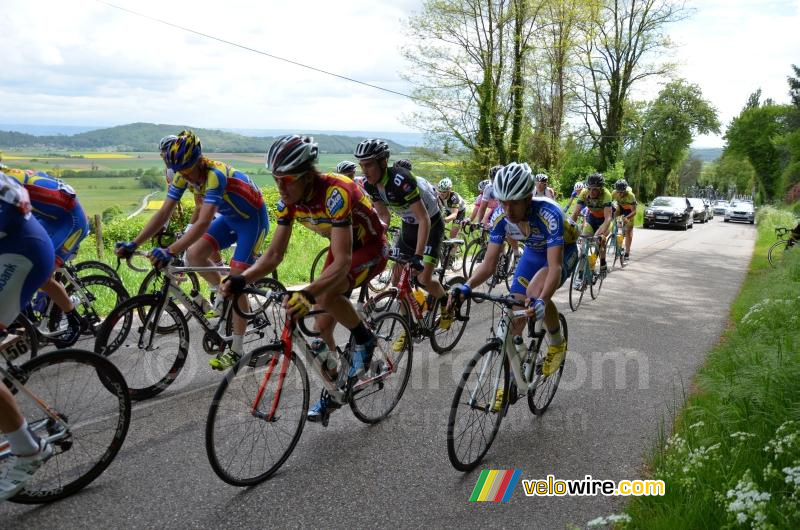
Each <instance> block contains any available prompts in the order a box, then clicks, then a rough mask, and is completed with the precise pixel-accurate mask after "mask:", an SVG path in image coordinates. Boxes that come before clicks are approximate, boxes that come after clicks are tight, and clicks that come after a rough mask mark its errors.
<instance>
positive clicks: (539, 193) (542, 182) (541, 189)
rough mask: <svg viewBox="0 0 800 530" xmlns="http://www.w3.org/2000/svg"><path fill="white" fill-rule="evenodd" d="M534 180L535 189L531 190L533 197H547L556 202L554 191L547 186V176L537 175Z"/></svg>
mask: <svg viewBox="0 0 800 530" xmlns="http://www.w3.org/2000/svg"><path fill="white" fill-rule="evenodd" d="M535 180H536V188H535V189H534V190H533V196H534V197H547V198H548V199H553V200H556V192H555V190H553V188H551V187H549V186H548V185H547V180H548V177H547V175H545V174H544V173H537V174H536V177H535Z"/></svg>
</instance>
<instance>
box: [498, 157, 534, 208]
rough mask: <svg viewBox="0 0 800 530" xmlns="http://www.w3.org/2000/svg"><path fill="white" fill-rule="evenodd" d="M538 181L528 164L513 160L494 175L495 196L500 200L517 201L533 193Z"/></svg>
mask: <svg viewBox="0 0 800 530" xmlns="http://www.w3.org/2000/svg"><path fill="white" fill-rule="evenodd" d="M535 185H536V182H535V181H534V180H533V175H532V174H531V168H530V167H528V164H526V163H524V162H523V163H521V164H518V163H516V162H511V163H510V164H508V165H507V166H504V167H503V169H501V170H500V171H498V172H497V175H495V177H494V186H493V189H494V196H495V197H496V198H497V200H498V201H516V200H519V199H525V198H528V197H530V196H531V195H532V194H533V188H534V187H535Z"/></svg>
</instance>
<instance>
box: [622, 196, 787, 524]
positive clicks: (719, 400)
mask: <svg viewBox="0 0 800 530" xmlns="http://www.w3.org/2000/svg"><path fill="white" fill-rule="evenodd" d="M796 222H797V221H796V220H795V219H794V218H793V217H792V215H791V214H789V213H788V212H785V211H778V210H775V209H773V208H768V207H767V208H763V209H761V210H760V211H759V214H758V218H757V224H758V241H757V244H756V247H755V253H754V256H753V259H752V262H751V265H750V271H749V273H748V276H747V278H746V280H745V282H744V284H743V286H742V289H741V292H740V294H739V295H738V297H737V298H736V300H735V302H734V303H733V305H732V307H731V313H730V322H731V326H730V328H729V330H728V331H727V332H726V333H725V334H724V336H723V338H722V341H721V342H720V344H719V345H718V346H717V347H716V348H715V349H714V350H712V351H711V352H710V353H709V355H708V358H707V360H706V363H705V365H704V366H703V367H702V368H701V369H700V371H699V372H698V374H697V377H696V378H695V382H694V383H695V384H694V387H693V391H692V393H691V395H690V396H689V397H688V399H687V401H686V404H685V406H684V408H683V409H682V410H681V411H680V412H679V413H677V414H676V416H675V418H674V428H673V432H672V434H671V435H669V436H668V435H667V434H666V432H663V431H662V433H661V435H660V436H659V440H658V443H657V446H656V447H655V449H654V450H653V452H652V454H651V455H650V457H649V459H648V462H647V469H649V470H650V474H651V476H652V478H654V479H661V480H663V481H664V482H665V485H666V495H665V496H663V497H635V498H632V500H631V502H630V504H629V506H628V509H627V515H628V516H629V517H630V522H628V523H627V524H626V523H619V522H617V525H618V526H620V525H625V526H628V527H635V528H648V529H653V528H655V529H658V528H663V529H669V530H674V529H675V528H735V527H752V528H798V527H800V252H796V253H794V255H793V256H790V255H787V259H786V261H785V262H784V263H783V264H782V266H781V267H780V268H778V269H772V268H770V266H769V264H768V262H767V261H766V251H767V249H768V248H769V245H770V244H772V243H773V242H774V241H775V234H774V228H775V226H794V224H795V223H796Z"/></svg>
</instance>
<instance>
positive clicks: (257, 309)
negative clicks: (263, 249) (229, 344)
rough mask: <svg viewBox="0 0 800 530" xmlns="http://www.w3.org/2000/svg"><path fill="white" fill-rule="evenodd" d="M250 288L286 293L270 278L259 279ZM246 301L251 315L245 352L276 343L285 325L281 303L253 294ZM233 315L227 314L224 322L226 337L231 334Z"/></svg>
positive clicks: (248, 295)
mask: <svg viewBox="0 0 800 530" xmlns="http://www.w3.org/2000/svg"><path fill="white" fill-rule="evenodd" d="M250 286H252V287H254V288H255V289H258V290H260V291H271V292H274V293H285V292H286V287H284V286H283V284H282V283H281V282H279V281H278V280H273V279H272V278H261V279H260V280H257V281H255V282H253V283H251V284H250ZM247 301H248V303H249V305H250V309H251V311H252V312H253V314H252V318H249V319H248V322H247V328H246V330H245V333H244V345H245V350H252V349H255V348H259V347H261V346H266V345H268V344H274V343H276V342H278V341H279V340H280V336H281V333H282V331H283V326H284V324H286V311H284V309H283V307H282V306H281V303H280V302H275V301H273V300H272V299H269V298H266V297H264V296H262V295H258V294H254V293H248V294H247ZM234 313H235V311H230V312H228V315H227V320H226V322H225V334H226V335H228V336H231V335H232V334H233V315H234Z"/></svg>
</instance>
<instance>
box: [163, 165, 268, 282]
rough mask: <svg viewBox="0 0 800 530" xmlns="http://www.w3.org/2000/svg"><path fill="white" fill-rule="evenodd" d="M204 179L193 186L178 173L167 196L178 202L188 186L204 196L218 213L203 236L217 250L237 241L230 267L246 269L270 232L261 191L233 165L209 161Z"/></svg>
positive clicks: (204, 200) (206, 202)
mask: <svg viewBox="0 0 800 530" xmlns="http://www.w3.org/2000/svg"><path fill="white" fill-rule="evenodd" d="M206 168H207V169H208V172H207V174H206V181H205V182H204V183H203V184H201V185H195V184H192V183H191V182H189V181H188V180H186V178H185V177H184V176H183V175H182V174H181V173H180V172H178V173H175V178H174V179H173V181H172V184H170V186H169V190H168V191H167V197H168V198H170V199H173V200H175V201H180V200H181V197H182V196H183V192H185V191H186V190H187V189H189V190H190V191H191V192H192V193H193V194H195V195H199V196H202V197H203V202H204V203H205V204H213V205H214V206H216V207H217V211H218V212H219V214H220V216H219V217H217V218H216V219H214V220H213V221H212V222H211V226H209V227H208V231H207V232H206V233H205V234H203V239H204V240H206V241H208V242H209V243H210V244H211V246H212V247H213V248H214V250H216V251H219V250H221V249H224V248H228V247H230V246H232V245H233V244H234V243H236V250H234V252H233V258H232V259H231V267H236V268H246V267H247V266H248V265H252V264H253V263H255V260H256V255H257V254H258V251H259V249H260V247H261V245H262V243H263V242H264V238H265V237H266V236H267V233H268V232H269V218H268V217H267V208H266V206H264V197H263V196H262V195H261V190H259V189H258V187H257V186H256V185H255V184H254V183H253V181H252V180H250V177H248V176H247V175H245V174H244V173H242V172H241V171H237V170H235V169H234V168H232V167H230V166H228V165H227V164H223V163H222V162H216V161H214V160H208V161H207V165H206Z"/></svg>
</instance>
